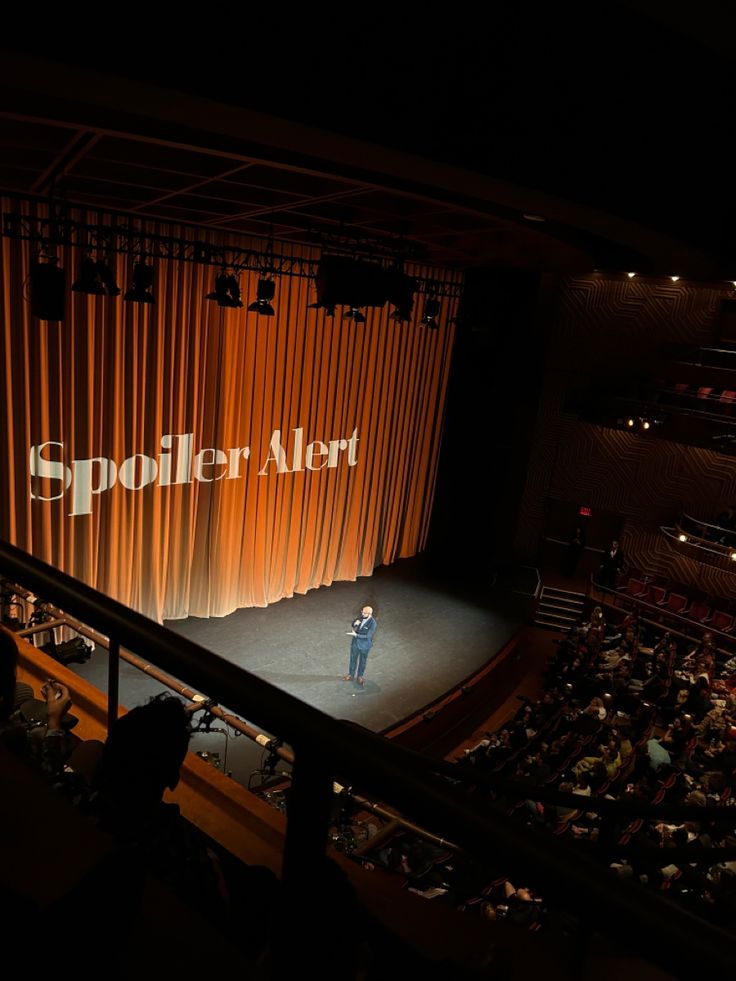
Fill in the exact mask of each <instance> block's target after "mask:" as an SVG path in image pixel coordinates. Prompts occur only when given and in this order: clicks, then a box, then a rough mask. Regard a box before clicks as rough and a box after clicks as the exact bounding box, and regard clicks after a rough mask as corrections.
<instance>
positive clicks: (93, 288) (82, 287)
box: [72, 256, 105, 296]
mask: <svg viewBox="0 0 736 981" xmlns="http://www.w3.org/2000/svg"><path fill="white" fill-rule="evenodd" d="M72 291H73V292H74V293H87V294H89V295H90V296H102V295H103V294H104V292H105V287H104V286H103V284H102V280H101V279H100V274H99V272H98V270H97V263H96V262H95V260H94V259H91V258H90V257H89V256H85V257H84V259H82V266H81V269H80V270H79V276H78V277H77V279H76V280H75V281H74V283H73V284H72Z"/></svg>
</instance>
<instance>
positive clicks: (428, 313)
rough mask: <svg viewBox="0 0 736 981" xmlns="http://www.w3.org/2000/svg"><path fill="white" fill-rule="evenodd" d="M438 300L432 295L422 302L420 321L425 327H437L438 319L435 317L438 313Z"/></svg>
mask: <svg viewBox="0 0 736 981" xmlns="http://www.w3.org/2000/svg"><path fill="white" fill-rule="evenodd" d="M440 309H441V306H440V301H439V300H436V299H435V298H434V297H430V298H429V299H428V300H427V302H426V303H425V304H424V316H423V317H422V323H423V324H424V326H425V327H430V328H431V329H432V330H437V328H438V327H439V325H440V324H439V321H438V320H437V318H438V317H439V315H440Z"/></svg>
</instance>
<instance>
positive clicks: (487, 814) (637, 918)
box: [0, 543, 736, 975]
mask: <svg viewBox="0 0 736 981" xmlns="http://www.w3.org/2000/svg"><path fill="white" fill-rule="evenodd" d="M0 574H2V575H3V576H5V577H6V578H7V579H8V580H9V581H10V582H12V583H17V584H19V585H22V586H24V587H26V588H28V589H30V590H32V591H33V592H34V593H35V594H36V595H38V596H41V597H44V598H46V599H47V600H48V601H49V602H52V603H53V604H54V605H55V606H56V607H57V608H59V609H60V610H64V611H65V612H68V613H69V614H70V615H72V616H74V617H76V618H78V619H79V620H80V621H81V622H83V623H85V624H87V625H88V626H89V627H91V628H92V629H94V630H96V631H98V632H99V633H100V634H102V635H103V636H105V637H107V638H109V644H110V684H109V691H108V698H109V699H110V702H111V705H110V709H111V713H110V714H114V709H115V707H116V702H117V691H118V687H117V670H118V665H119V657H118V656H117V655H118V653H119V650H120V648H121V647H124V648H126V649H127V650H129V651H131V652H133V653H136V654H137V655H138V656H141V657H143V656H144V657H145V658H146V660H147V661H149V662H152V663H153V664H155V665H156V666H157V667H158V668H159V669H160V670H162V671H165V672H168V673H170V674H172V675H174V676H175V677H177V678H182V679H186V681H187V683H188V684H189V685H190V686H191V687H192V688H193V689H195V690H197V691H199V692H202V693H206V694H207V695H208V696H209V697H211V698H213V699H215V701H217V702H219V703H222V704H226V705H229V706H231V707H232V709H233V710H234V711H235V712H237V713H238V714H239V715H241V716H242V717H243V718H247V719H252V720H254V721H255V723H256V724H257V725H259V726H262V727H263V729H264V730H266V731H268V732H273V733H278V735H279V737H280V738H281V739H283V741H284V742H286V743H288V744H289V745H290V746H291V747H292V748H293V752H294V768H293V779H292V788H291V793H290V798H289V807H288V827H287V835H286V842H285V848H284V862H283V874H282V879H283V885H284V888H285V890H286V895H287V897H291V901H290V904H289V906H288V908H289V909H291V910H292V912H293V917H291V918H290V922H291V923H292V926H290V929H293V930H294V931H297V932H298V931H303V930H304V929H305V928H306V926H307V925H308V927H309V929H310V930H315V929H319V917H318V916H317V915H316V911H315V910H314V906H315V904H314V889H315V883H318V882H320V881H321V871H322V868H323V861H324V856H325V850H326V843H327V838H328V827H329V821H330V811H331V802H332V794H333V784H334V782H335V781H337V782H339V783H340V784H342V785H344V786H347V787H351V788H352V787H355V788H359V791H360V793H362V794H365V795H367V797H368V798H369V799H378V800H381V801H383V802H385V803H387V804H389V805H390V806H392V807H394V808H396V809H397V810H398V811H399V812H400V813H402V814H404V815H407V816H411V818H412V819H414V820H415V821H416V822H418V823H419V824H420V825H421V826H422V827H423V828H426V829H429V830H430V831H432V832H434V833H436V834H438V835H441V836H442V837H443V838H445V839H449V840H450V841H452V842H454V844H455V845H456V846H457V847H458V848H460V849H462V850H463V851H464V852H466V853H468V854H470V855H472V856H473V857H474V859H475V860H476V861H477V862H478V863H479V864H481V865H483V864H486V863H487V864H489V865H491V864H494V863H497V862H498V860H499V857H501V858H502V859H503V861H504V862H508V863H509V865H510V866H511V865H513V868H514V869H518V871H519V874H521V875H524V876H530V877H532V878H533V879H534V880H535V881H537V882H539V883H540V884H541V885H542V887H543V888H544V889H545V890H546V891H547V893H548V895H549V897H550V900H553V901H556V902H558V903H559V904H560V905H562V906H564V907H565V908H566V909H569V910H572V911H574V912H575V913H576V914H577V915H578V916H579V918H580V920H581V922H582V923H583V924H586V925H587V926H588V927H590V929H591V930H593V929H594V930H596V931H598V932H603V933H608V934H609V935H610V936H612V937H613V938H615V939H616V940H617V941H619V942H620V939H621V938H622V937H625V938H626V941H625V942H626V944H627V946H630V947H632V948H635V949H638V950H639V951H640V952H641V953H642V954H643V955H644V956H645V957H646V958H647V959H648V960H650V961H652V962H654V963H657V964H659V965H661V966H662V967H664V968H665V969H666V970H670V971H672V972H674V973H675V974H678V975H679V974H682V973H683V972H685V973H689V974H692V975H694V974H695V972H707V971H724V972H725V971H727V970H729V969H731V968H732V966H733V964H734V963H736V939H735V938H734V937H733V936H731V935H730V934H729V933H727V932H726V931H724V930H721V929H720V928H718V927H715V926H713V925H712V924H710V923H707V922H705V921H704V920H702V919H701V918H699V917H697V916H694V915H693V914H691V913H689V912H688V911H686V910H684V909H682V908H681V907H678V906H676V905H675V904H673V903H670V902H668V901H667V900H666V899H665V898H664V897H662V896H659V895H657V894H653V893H648V892H646V891H645V890H643V889H641V888H639V887H638V886H637V885H634V884H632V883H627V882H622V881H619V880H616V879H613V878H612V877H610V876H608V875H607V874H606V872H605V869H604V868H602V866H601V864H600V861H596V859H595V858H594V857H593V856H591V855H589V854H587V853H585V852H583V851H582V850H580V849H578V848H575V847H573V846H571V845H570V844H568V843H567V842H564V841H561V840H558V839H552V838H550V837H548V836H545V835H535V834H530V833H529V831H528V829H527V828H525V827H523V826H520V825H518V824H516V823H515V822H514V821H513V820H511V819H509V818H508V817H507V816H506V815H504V814H501V813H497V812H494V811H493V810H492V809H491V808H490V807H484V806H483V805H482V804H479V803H478V802H477V801H474V800H472V799H471V798H469V797H468V796H466V795H465V794H463V792H462V791H461V790H460V789H459V788H458V787H453V786H451V785H450V784H449V783H448V780H447V774H446V772H443V770H444V769H445V767H444V766H443V765H442V764H441V763H439V762H437V763H436V764H435V762H434V761H432V760H430V759H428V758H427V757H423V756H420V755H418V754H415V753H411V752H409V751H407V750H404V749H401V748H400V747H398V746H395V745H392V744H391V743H389V742H387V741H386V740H384V739H382V738H381V737H379V736H376V735H374V734H372V733H370V732H368V731H367V730H364V729H362V728H361V727H359V726H355V725H351V724H347V723H343V722H340V721H338V720H335V719H332V718H330V717H329V716H327V715H325V714H324V713H322V712H320V711H319V710H318V709H315V708H313V707H312V706H309V705H307V704H305V703H303V702H301V701H299V700H298V699H296V698H294V697H293V696H291V695H289V694H287V693H285V692H283V691H281V690H279V689H277V688H275V687H273V686H272V685H270V684H268V683H267V682H265V681H263V680H261V679H260V678H258V677H257V676H256V675H253V674H251V673H250V672H248V671H246V670H244V669H242V668H239V667H237V666H235V665H233V664H231V663H230V662H228V661H226V660H224V659H223V658H221V657H219V656H218V655H216V654H213V653H212V652H210V651H208V650H206V649H205V648H203V647H200V646H199V645H198V644H195V643H194V642H193V641H190V640H188V639H186V638H183V637H181V636H179V635H177V634H174V633H173V632H171V631H169V630H167V629H166V628H165V627H163V626H161V625H159V624H157V623H154V622H153V621H151V620H149V619H147V618H146V617H144V616H142V615H141V614H139V613H137V612H135V611H133V610H130V609H128V608H127V607H125V606H123V605H122V604H120V603H118V602H116V601H114V600H112V599H110V598H109V597H106V596H104V595H103V594H101V593H99V592H97V591H96V590H94V589H92V588H90V587H89V586H87V585H85V584H83V583H81V582H79V581H77V580H74V579H72V578H71V577H70V576H68V575H66V574H64V573H62V572H59V571H58V570H56V569H54V568H53V567H51V566H49V565H47V564H45V563H43V562H40V561H39V560H38V559H36V558H34V557H32V556H30V555H28V554H27V553H24V552H22V551H21V550H19V549H18V548H15V547H14V546H11V545H8V544H4V543H0ZM572 799H573V801H575V800H577V799H576V798H572ZM578 803H579V801H578ZM590 803H591V804H592V807H593V809H595V806H596V805H597V803H599V802H590ZM587 806H588V804H587V803H586V807H587ZM603 806H604V807H607V806H610V805H609V804H605V805H603ZM621 806H624V807H625V806H626V805H621ZM696 810H697V809H696ZM700 813H701V814H702V811H701V812H700ZM693 860H695V859H693ZM310 910H312V912H313V913H314V915H309V911H310ZM322 929H323V931H324V937H323V939H324V942H326V943H327V942H329V930H330V924H329V923H326V924H323V925H322ZM309 939H310V943H311V945H312V946H313V945H314V944H315V943H316V942H317V941H316V938H315V936H314V935H311V936H310V938H309ZM294 943H295V944H298V941H296V940H295V941H294Z"/></svg>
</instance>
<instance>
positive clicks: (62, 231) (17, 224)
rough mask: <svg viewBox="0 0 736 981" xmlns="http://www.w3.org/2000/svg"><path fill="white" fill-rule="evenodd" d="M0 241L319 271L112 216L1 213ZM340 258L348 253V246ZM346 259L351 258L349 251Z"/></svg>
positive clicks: (431, 288)
mask: <svg viewBox="0 0 736 981" xmlns="http://www.w3.org/2000/svg"><path fill="white" fill-rule="evenodd" d="M2 236H3V238H10V239H20V240H23V241H27V242H35V243H37V244H38V245H39V246H44V247H46V246H66V247H70V248H79V249H84V250H85V251H86V252H87V253H90V252H94V253H97V254H105V255H109V254H111V253H123V254H126V255H134V256H137V257H145V258H146V259H174V260H177V261H179V262H196V263H200V264H202V265H207V266H220V267H223V266H227V267H232V268H233V269H238V270H251V271H253V272H257V273H261V274H262V273H263V271H264V270H265V269H268V271H269V273H270V274H271V275H273V276H296V277H298V278H300V279H315V278H316V275H317V271H318V268H319V260H318V259H304V258H300V257H298V256H291V255H285V254H282V253H279V252H274V251H273V249H272V247H271V246H270V244H269V246H268V248H267V249H264V250H259V249H241V248H238V247H237V246H222V245H214V244H212V243H211V242H203V241H201V240H198V239H188V238H175V237H173V236H170V235H159V234H157V233H155V232H147V231H144V230H142V229H140V228H135V227H133V226H131V225H130V223H129V222H126V221H123V220H120V219H119V218H118V217H117V216H111V217H110V220H109V221H108V222H106V223H104V224H102V223H100V224H86V223H84V222H81V221H76V220H74V219H72V218H66V217H64V216H63V215H57V216H55V217H52V218H38V217H31V216H29V215H22V214H18V213H14V212H3V214H2ZM330 251H331V252H333V253H334V252H339V251H342V250H341V249H340V247H339V246H338V245H337V243H333V245H332V248H331V249H330ZM344 254H348V249H347V247H346V248H345V250H344ZM350 254H353V250H352V249H351V251H350ZM415 281H416V292H417V293H425V294H426V293H429V294H432V295H434V296H447V297H456V298H459V297H460V296H461V295H462V284H461V283H456V282H451V281H448V280H446V279H439V278H438V279H427V278H422V277H420V276H417V277H415Z"/></svg>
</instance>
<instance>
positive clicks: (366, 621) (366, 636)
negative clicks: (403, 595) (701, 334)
mask: <svg viewBox="0 0 736 981" xmlns="http://www.w3.org/2000/svg"><path fill="white" fill-rule="evenodd" d="M375 632H376V620H375V617H374V616H373V608H372V607H370V606H364V607H363V609H362V610H361V614H360V616H359V617H356V619H355V620H353V628H352V630H348V636H350V637H352V638H353V639H352V640H351V642H350V668H349V673H348V674H346V675H345V678H344V680H345V681H352V680H353V678H355V680H356V681H357V682H358V684H359V685H361V686H362V684H363V676H364V675H365V662H366V661H367V660H368V651H369V650H370V649H371V647H372V646H373V634H374V633H375ZM356 667H357V669H358V674H357V677H356V674H355V669H356Z"/></svg>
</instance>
